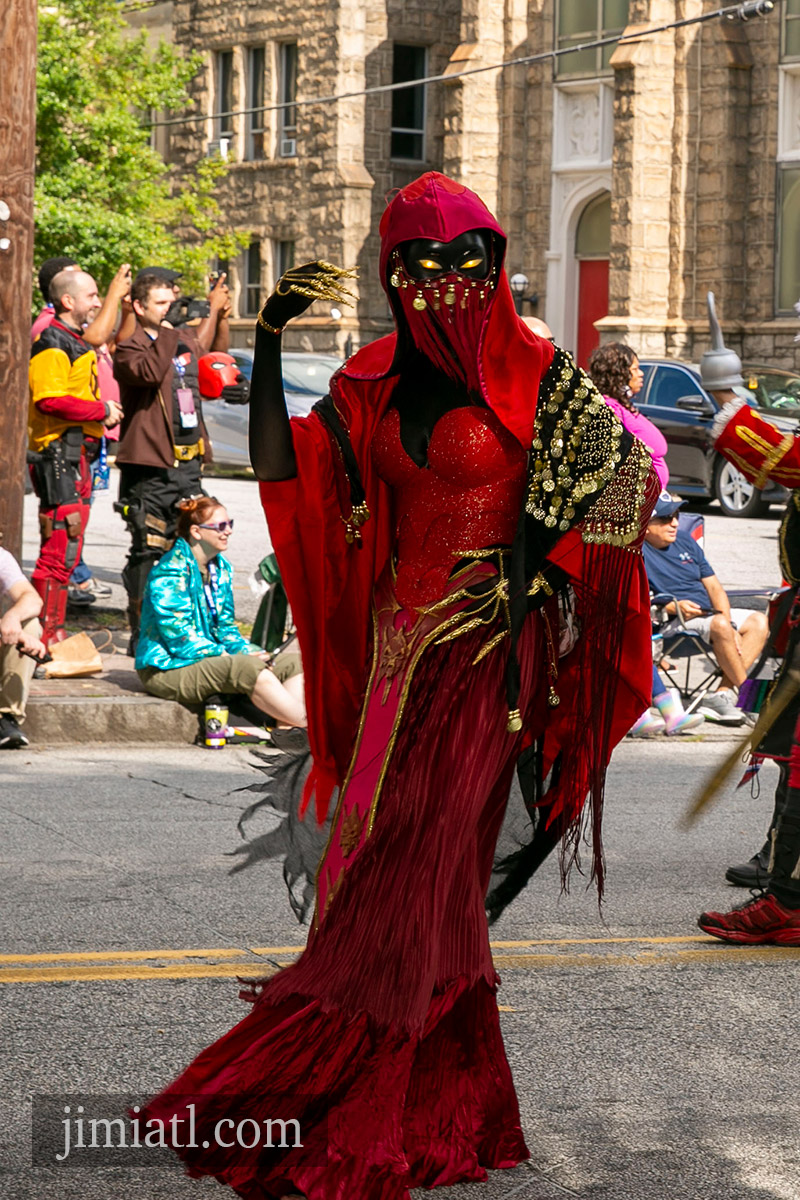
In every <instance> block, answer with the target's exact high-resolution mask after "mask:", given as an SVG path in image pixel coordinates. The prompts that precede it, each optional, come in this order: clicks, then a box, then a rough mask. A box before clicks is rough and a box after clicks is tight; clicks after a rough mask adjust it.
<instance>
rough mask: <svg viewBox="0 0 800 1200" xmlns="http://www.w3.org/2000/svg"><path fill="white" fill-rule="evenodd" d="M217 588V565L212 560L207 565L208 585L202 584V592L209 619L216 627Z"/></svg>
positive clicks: (217, 611) (217, 618) (217, 614)
mask: <svg viewBox="0 0 800 1200" xmlns="http://www.w3.org/2000/svg"><path fill="white" fill-rule="evenodd" d="M218 586H219V573H218V571H217V564H216V562H214V560H213V559H212V560H211V562H210V563H209V564H208V583H204V584H203V591H204V592H205V595H206V604H207V605H208V608H209V611H210V613H211V619H212V621H213V622H214V624H215V625H216V624H217V622H218V620H219V610H218V608H217V589H218Z"/></svg>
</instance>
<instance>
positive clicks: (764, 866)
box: [725, 841, 772, 888]
mask: <svg viewBox="0 0 800 1200" xmlns="http://www.w3.org/2000/svg"><path fill="white" fill-rule="evenodd" d="M771 848H772V847H771V844H770V842H769V841H766V842H764V845H763V846H762V847H761V849H760V850H759V851H758V853H757V854H754V855H753V857H752V858H751V859H750V860H749V862H746V863H742V864H741V866H739V867H728V869H727V871H726V872H725V878H726V879H727V881H728V883H732V884H733V886H734V887H744V888H766V887H767V885H768V883H769V881H770V873H769V856H770V850H771Z"/></svg>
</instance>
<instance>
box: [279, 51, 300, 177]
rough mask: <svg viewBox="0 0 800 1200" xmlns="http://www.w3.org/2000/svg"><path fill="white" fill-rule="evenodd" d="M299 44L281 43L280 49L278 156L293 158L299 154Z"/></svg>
mask: <svg viewBox="0 0 800 1200" xmlns="http://www.w3.org/2000/svg"><path fill="white" fill-rule="evenodd" d="M296 99H297V42H281V44H280V45H279V47H278V103H279V104H285V105H287V106H288V107H286V108H279V109H278V155H279V157H280V158H293V157H294V155H295V154H297V109H296V108H294V107H292V105H293V104H294V101H295V100H296Z"/></svg>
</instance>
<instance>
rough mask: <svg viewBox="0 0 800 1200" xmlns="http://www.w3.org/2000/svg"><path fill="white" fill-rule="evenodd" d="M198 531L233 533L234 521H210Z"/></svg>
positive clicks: (199, 526) (199, 527)
mask: <svg viewBox="0 0 800 1200" xmlns="http://www.w3.org/2000/svg"><path fill="white" fill-rule="evenodd" d="M198 529H216V531H217V533H233V521H209V522H208V523H207V524H206V525H198Z"/></svg>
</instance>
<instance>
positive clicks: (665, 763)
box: [0, 741, 800, 1200]
mask: <svg viewBox="0 0 800 1200" xmlns="http://www.w3.org/2000/svg"><path fill="white" fill-rule="evenodd" d="M729 749H730V744H729V743H706V744H703V743H700V742H693V741H689V742H674V741H670V742H666V741H661V742H647V743H640V742H639V743H637V742H626V743H623V745H622V746H621V747H620V749H619V750H618V751H617V753H616V754H615V757H614V760H613V763H612V767H611V772H610V777H609V786H608V792H607V805H606V823H605V833H606V849H607V858H608V887H607V894H606V899H605V903H604V906H603V910H602V912H600V911H599V910H598V906H597V901H596V897H595V894H594V891H593V889H591V888H589V889H588V890H587V888H586V881H585V880H583V879H581V877H580V876H574V877H573V879H572V886H571V890H570V893H569V894H568V895H563V894H561V893H560V888H559V876H558V870H557V864H556V863H555V862H549V863H548V864H546V866H545V867H544V868H543V870H542V871H541V872H540V874H539V875H538V876H537V878H536V879H535V881H534V883H533V885H532V886H531V887H530V888H529V890H528V891H527V893H526V894H525V895H524V896H523V897H521V898H520V899H518V900H517V902H515V904H514V905H513V906H512V908H511V909H510V910H509V911H508V912H507V913H506V914H504V916H503V917H502V918H501V920H500V922H499V923H498V924H497V925H496V926H495V927H494V928H493V929H492V931H491V936H492V941H493V945H494V954H495V959H496V963H497V967H498V970H499V972H500V975H501V977H502V988H501V990H500V1003H501V1005H502V1006H503V1011H502V1017H501V1019H502V1023H503V1029H504V1035H505V1040H506V1046H507V1050H508V1056H509V1059H510V1062H511V1065H512V1069H513V1072H514V1075H515V1079H516V1084H517V1089H518V1092H519V1097H520V1103H521V1109H522V1119H523V1128H524V1130H525V1134H526V1138H527V1141H528V1145H529V1147H530V1150H531V1159H530V1162H529V1163H528V1164H526V1165H525V1166H524V1167H520V1168H518V1169H516V1170H514V1171H510V1172H497V1173H494V1174H493V1175H492V1176H491V1178H490V1181H489V1183H488V1184H486V1185H483V1186H479V1185H471V1186H469V1187H463V1188H455V1189H452V1190H450V1191H445V1192H441V1193H440V1195H441V1196H442V1197H443V1200H467V1198H468V1197H476V1198H477V1197H481V1196H483V1197H485V1198H486V1200H510V1198H511V1197H518V1198H519V1200H563V1198H564V1197H580V1198H581V1200H665V1198H667V1197H669V1198H670V1200H672V1198H673V1197H681V1198H682V1200H717V1198H720V1200H722V1198H724V1200H796V1198H797V1197H798V1196H800V1150H799V1149H798V1142H797V1129H798V1124H799V1119H800V1111H799V1108H800V1106H799V1105H798V1098H797V1085H796V1070H797V1067H796V1063H797V1050H796V1043H797V1028H798V1020H797V1019H798V966H799V965H800V950H791V949H777V948H770V947H763V948H761V947H759V948H750V949H748V948H735V947H726V946H723V945H720V944H718V943H714V942H712V941H711V940H710V939H706V938H705V937H704V936H703V935H702V934H701V933H700V931H699V930H698V929H697V927H696V925H695V920H696V916H697V914H698V913H699V912H700V911H701V910H702V909H703V908H709V907H728V906H729V905H730V904H731V903H732V902H735V901H738V900H740V899H743V898H744V897H743V896H742V894H741V893H740V892H738V891H736V890H734V889H731V888H728V887H727V886H726V885H725V883H724V880H723V874H724V869H725V867H726V866H727V865H729V864H730V863H732V862H738V861H741V860H743V859H745V858H747V857H749V855H750V854H751V853H752V852H753V850H754V849H755V848H756V847H757V846H758V845H759V844H760V841H761V838H762V837H763V833H764V829H765V827H766V824H767V822H768V817H769V812H770V808H771V793H772V787H773V785H774V779H775V774H774V771H773V769H772V768H771V767H769V766H767V767H765V768H764V770H763V772H762V783H761V795H760V797H758V798H756V799H754V798H752V797H751V795H750V793H749V791H748V790H747V789H742V790H740V791H734V790H732V789H731V790H730V791H729V793H728V794H726V796H725V797H724V799H722V800H721V801H720V802H719V803H718V804H717V805H716V806H715V807H714V808H713V809H711V810H710V811H709V812H708V814H707V815H706V816H705V818H704V819H703V820H702V821H701V822H700V823H699V824H698V825H696V826H695V827H693V828H692V829H691V830H690V831H688V832H685V831H684V830H683V829H681V828H679V820H680V817H681V814H682V813H683V811H684V809H685V807H686V804H687V800H688V798H689V796H691V795H692V794H693V792H694V791H695V789H696V788H697V787H698V784H699V783H700V782H701V781H702V779H703V778H704V777H705V776H706V774H707V773H708V772H709V770H710V769H711V768H712V766H713V764H714V763H715V762H717V761H718V760H719V758H720V757H721V756H722V755H723V754H725V753H726V752H727V751H728V750H729ZM252 762H253V760H252V757H251V755H250V754H249V753H248V752H247V750H246V749H245V748H243V747H240V748H236V749H228V750H225V751H224V752H222V753H219V754H217V753H212V752H209V751H205V750H202V749H200V748H191V747H187V748H180V749H175V748H164V747H153V746H150V747H144V746H143V747H124V748H98V747H88V746H87V747H76V748H74V749H67V750H64V749H61V750H58V751H39V752H36V753H32V752H24V753H22V752H20V753H15V754H7V755H3V756H0V809H1V810H2V815H3V825H4V830H5V836H4V845H3V852H2V861H1V863H0V871H2V877H1V878H2V892H3V897H4V904H3V907H2V917H0V922H2V949H3V954H2V955H0V1006H2V1019H1V1021H0V1029H1V1030H2V1033H1V1034H0V1037H2V1049H3V1054H2V1059H1V1060H0V1062H1V1063H2V1065H1V1066H0V1073H1V1074H2V1084H3V1086H2V1089H1V1092H0V1109H1V1111H0V1128H2V1130H3V1135H2V1139H0V1140H1V1141H2V1149H0V1194H2V1196H3V1197H7V1198H9V1200H17V1198H18V1197H19V1198H23V1197H25V1198H27V1197H31V1198H37V1200H39V1198H42V1200H45V1198H47V1200H49V1198H51V1197H52V1198H56V1197H58V1198H59V1200H73V1198H74V1200H78V1198H80V1200H117V1198H118V1197H119V1198H120V1200H122V1198H124V1200H162V1198H163V1200H167V1197H169V1200H183V1198H186V1200H189V1198H190V1197H197V1196H207V1197H211V1196H216V1195H219V1196H220V1197H221V1198H222V1197H223V1196H225V1195H229V1194H230V1193H228V1192H227V1191H225V1190H223V1189H220V1188H219V1187H218V1185H216V1184H215V1183H211V1182H209V1181H204V1182H203V1183H198V1182H193V1181H190V1180H187V1179H184V1178H183V1177H182V1176H180V1175H179V1174H178V1173H176V1170H175V1168H174V1167H173V1166H172V1165H171V1156H169V1155H168V1154H166V1153H165V1152H159V1151H152V1165H149V1166H146V1167H137V1168H126V1167H125V1166H123V1167H114V1168H97V1167H95V1168H93V1169H92V1168H89V1169H83V1168H79V1167H70V1166H69V1165H65V1166H61V1167H56V1166H53V1167H45V1166H36V1167H34V1166H32V1165H31V1134H30V1102H31V1097H32V1096H35V1095H41V1094H53V1093H57V1094H64V1095H68V1096H69V1097H70V1098H71V1101H72V1103H73V1104H78V1103H80V1102H81V1098H82V1097H88V1096H94V1097H96V1096H98V1095H99V1096H105V1095H108V1096H109V1097H116V1100H115V1101H114V1103H116V1104H117V1105H119V1104H121V1103H122V1101H121V1100H120V1097H128V1098H132V1099H134V1100H135V1099H136V1098H139V1097H144V1096H146V1095H148V1094H150V1093H152V1092H154V1091H155V1090H157V1089H159V1088H160V1087H161V1086H163V1085H164V1084H166V1083H167V1082H168V1081H169V1080H170V1079H172V1078H173V1077H174V1076H175V1075H176V1073H177V1072H178V1071H179V1070H180V1069H181V1068H182V1067H183V1066H184V1065H186V1063H187V1062H188V1061H189V1060H190V1059H191V1058H192V1057H193V1056H194V1055H195V1054H196V1053H197V1052H198V1051H199V1050H200V1049H201V1048H203V1047H204V1046H205V1045H206V1044H208V1043H209V1042H210V1041H211V1040H212V1039H214V1038H215V1037H217V1036H219V1035H220V1034H222V1033H223V1032H225V1031H226V1030H227V1029H228V1028H230V1026H231V1025H232V1024H234V1023H235V1022H236V1021H237V1020H238V1019H239V1018H240V1017H241V1016H242V1015H244V1012H245V1011H246V1010H245V1008H244V1006H243V1005H242V1002H241V1001H240V1000H239V999H238V997H237V986H236V983H235V980H234V979H233V976H234V975H236V974H240V973H244V974H258V973H264V971H265V970H266V971H268V970H270V969H273V968H274V967H277V966H279V965H280V964H282V963H285V962H288V961H290V960H291V958H292V956H293V954H294V953H296V952H297V948H299V947H301V946H302V943H303V941H304V931H303V930H302V929H301V928H300V927H298V926H297V924H296V923H295V921H294V918H293V916H292V914H291V912H290V909H289V907H288V904H287V902H286V896H285V891H284V886H283V882H282V879H281V873H280V867H279V866H278V864H277V863H269V864H264V865H259V866H257V867H254V868H252V869H250V870H248V871H244V872H242V873H240V874H237V875H233V876H232V875H230V874H229V869H230V865H231V861H232V860H231V859H230V858H228V857H226V852H227V851H230V850H231V849H233V848H234V847H235V846H236V845H237V842H238V835H237V833H236V828H235V826H236V818H237V815H238V813H239V811H240V809H241V807H242V804H243V797H242V795H241V794H237V792H236V789H237V788H241V787H243V786H246V785H247V784H249V783H250V782H252V781H253V779H254V778H255V773H254V767H253V765H252ZM110 1103H111V1101H110ZM112 1107H113V1104H112ZM73 1111H74V1110H73ZM109 1115H112V1116H113V1115H114V1111H112V1113H111V1114H109Z"/></svg>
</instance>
